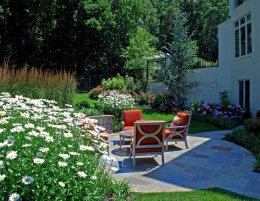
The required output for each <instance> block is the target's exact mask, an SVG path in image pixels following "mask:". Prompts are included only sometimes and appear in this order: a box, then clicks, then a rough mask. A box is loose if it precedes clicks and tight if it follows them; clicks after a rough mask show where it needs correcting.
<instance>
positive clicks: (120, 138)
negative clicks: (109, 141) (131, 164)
mask: <svg viewBox="0 0 260 201" xmlns="http://www.w3.org/2000/svg"><path fill="white" fill-rule="evenodd" d="M121 146H122V137H121V136H119V148H120V149H121Z"/></svg>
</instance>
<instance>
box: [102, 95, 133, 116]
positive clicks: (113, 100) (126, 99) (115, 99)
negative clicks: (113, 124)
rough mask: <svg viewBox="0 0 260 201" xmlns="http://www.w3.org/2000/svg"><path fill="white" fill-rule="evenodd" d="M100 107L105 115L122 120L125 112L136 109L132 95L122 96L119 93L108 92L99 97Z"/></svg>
mask: <svg viewBox="0 0 260 201" xmlns="http://www.w3.org/2000/svg"><path fill="white" fill-rule="evenodd" d="M98 101H99V104H98V105H99V107H100V109H101V110H102V111H103V113H105V114H112V115H114V116H115V118H116V119H120V118H121V116H122V111H123V110H131V109H134V103H135V100H134V98H133V97H132V96H131V95H130V94H121V93H119V92H118V91H106V92H104V93H102V94H100V95H99V99H98Z"/></svg>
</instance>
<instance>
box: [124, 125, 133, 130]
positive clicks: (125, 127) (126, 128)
mask: <svg viewBox="0 0 260 201" xmlns="http://www.w3.org/2000/svg"><path fill="white" fill-rule="evenodd" d="M129 130H134V126H124V131H129Z"/></svg>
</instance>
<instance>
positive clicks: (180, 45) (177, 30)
mask: <svg viewBox="0 0 260 201" xmlns="http://www.w3.org/2000/svg"><path fill="white" fill-rule="evenodd" d="M174 11H175V12H174V13H173V17H174V27H173V28H172V33H171V34H172V36H173V38H172V41H171V45H170V47H168V49H167V51H168V54H169V55H170V59H171V63H170V65H166V66H165V67H163V69H162V72H161V75H160V79H161V80H162V81H163V83H164V84H165V85H166V86H167V87H168V89H169V90H170V92H171V93H172V94H174V95H175V97H176V103H177V105H178V107H180V106H183V105H184V101H185V91H186V90H187V89H188V88H190V87H192V84H191V83H189V82H188V81H187V80H186V73H187V69H190V68H191V67H192V66H193V65H194V62H195V61H194V58H195V56H196V52H197V46H196V43H195V41H192V40H191V39H190V38H189V37H188V34H187V28H186V27H185V23H186V22H187V20H186V17H185V15H184V14H183V13H182V12H181V11H180V10H179V9H178V8H177V7H176V8H175V10H174Z"/></svg>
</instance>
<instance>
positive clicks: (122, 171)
mask: <svg viewBox="0 0 260 201" xmlns="http://www.w3.org/2000/svg"><path fill="white" fill-rule="evenodd" d="M227 132H230V131H215V132H207V133H199V134H193V135H189V136H188V144H189V149H186V148H185V145H184V143H183V142H178V144H176V145H172V146H169V151H167V152H165V164H164V165H162V164H161V156H160V155H158V156H155V155H147V156H144V157H139V156H137V159H136V167H135V168H133V167H132V159H130V158H129V153H130V150H129V144H128V145H127V144H126V145H124V146H122V149H119V137H118V134H111V135H110V137H109V141H110V152H111V155H113V156H114V157H116V159H117V161H115V162H114V163H113V166H114V167H117V168H118V171H117V172H115V173H114V176H115V177H116V178H118V179H125V180H127V181H129V182H130V183H131V184H132V190H133V191H135V192H173V191H191V190H195V189H207V188H212V187H218V188H222V189H226V190H229V191H232V192H236V193H239V194H244V195H247V196H249V197H254V198H258V199H260V174H259V173H255V172H253V168H254V164H255V158H254V156H253V155H252V154H251V153H250V152H249V151H247V150H246V149H244V148H242V147H240V146H238V145H235V144H233V143H230V142H227V141H225V140H222V138H223V136H224V134H226V133H227Z"/></svg>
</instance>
